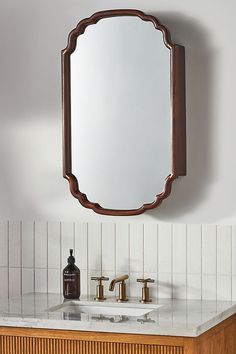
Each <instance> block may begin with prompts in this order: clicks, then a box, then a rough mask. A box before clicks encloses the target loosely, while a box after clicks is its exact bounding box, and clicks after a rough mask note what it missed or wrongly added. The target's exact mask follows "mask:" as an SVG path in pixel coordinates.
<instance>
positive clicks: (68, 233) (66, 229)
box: [61, 222, 75, 268]
mask: <svg viewBox="0 0 236 354" xmlns="http://www.w3.org/2000/svg"><path fill="white" fill-rule="evenodd" d="M74 231H75V230H74V223H73V222H62V223H61V267H62V268H64V267H65V266H66V264H67V258H68V257H69V255H70V251H69V250H70V249H74V241H75V239H74Z"/></svg>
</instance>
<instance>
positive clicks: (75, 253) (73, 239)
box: [73, 222, 76, 257]
mask: <svg viewBox="0 0 236 354" xmlns="http://www.w3.org/2000/svg"><path fill="white" fill-rule="evenodd" d="M73 250H74V255H75V257H76V250H75V222H73Z"/></svg>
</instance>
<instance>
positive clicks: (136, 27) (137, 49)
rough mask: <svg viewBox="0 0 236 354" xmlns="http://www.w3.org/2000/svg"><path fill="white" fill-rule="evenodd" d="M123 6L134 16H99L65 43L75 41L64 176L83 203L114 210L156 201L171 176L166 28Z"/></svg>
mask: <svg viewBox="0 0 236 354" xmlns="http://www.w3.org/2000/svg"><path fill="white" fill-rule="evenodd" d="M115 11H119V10H113V12H115ZM120 11H122V10H120ZM127 11H128V12H130V11H131V14H132V15H127V16H115V17H110V16H102V17H101V18H99V19H100V21H99V22H97V20H96V22H97V23H96V24H94V25H92V26H87V27H83V28H82V29H81V33H78V28H79V26H78V27H77V29H76V30H74V31H75V32H76V31H77V33H75V32H74V37H73V32H72V34H71V37H70V40H69V44H68V46H70V45H71V43H72V42H73V40H74V44H73V45H74V48H70V51H71V53H69V50H68V48H66V49H65V51H64V52H63V55H64V57H63V60H64V61H65V62H64V65H65V64H66V63H67V64H68V65H69V68H70V70H68V71H67V70H65V68H64V95H65V94H66V92H65V85H66V83H67V80H68V84H69V89H70V102H67V100H68V97H67V96H68V95H66V98H65V101H66V102H64V104H65V111H64V118H65V127H67V129H68V128H70V131H69V132H68V131H67V130H66V134H65V135H66V138H68V134H69V137H70V142H69V143H70V144H68V141H67V140H66V141H65V149H67V151H66V152H65V158H66V157H68V156H67V155H68V152H69V153H70V166H69V164H68V159H66V161H65V162H64V163H65V166H64V167H65V169H67V171H65V173H64V175H65V176H66V178H68V179H69V181H70V185H71V190H72V193H73V194H74V196H76V197H77V198H78V199H79V200H80V201H81V202H82V204H84V205H85V206H87V207H91V208H93V209H94V210H95V211H98V212H101V213H105V214H106V213H109V214H114V215H123V214H137V213H140V212H143V211H144V210H145V208H144V207H143V205H147V208H150V207H153V206H155V205H157V204H158V203H159V202H160V201H161V196H162V195H163V194H166V195H164V196H163V197H166V196H167V194H168V193H169V191H170V185H171V182H172V180H173V179H174V178H176V177H177V175H176V176H175V171H173V166H174V163H173V143H175V140H174V136H173V128H174V127H173V113H174V111H173V109H172V107H171V100H172V97H171V95H172V94H173V92H172V91H173V88H172V87H171V84H172V78H171V74H172V73H171V69H172V68H171V61H172V60H173V59H172V56H171V49H172V47H171V45H170V44H168V43H167V37H168V33H167V32H166V31H165V30H163V29H159V30H158V29H157V28H155V27H156V26H154V25H155V24H156V23H153V21H150V20H149V21H143V19H142V18H141V17H140V16H134V14H133V13H132V11H134V10H127ZM105 13H106V12H105ZM94 16H96V14H95V15H94ZM85 21H86V20H85ZM79 34H81V35H79ZM70 41H71V43H70ZM178 47H179V48H182V47H180V46H178ZM73 49H74V50H73ZM68 54H69V56H67V57H66V55H68ZM66 59H68V61H67V62H66ZM65 75H67V77H65ZM68 75H69V77H68ZM67 104H68V105H69V108H70V109H69V110H67V109H66V107H67ZM68 112H69V115H70V117H68ZM68 119H70V125H67V123H68ZM65 129H66V128H65ZM183 130H184V129H183ZM184 134H185V131H184V132H183V136H184ZM183 154H184V151H183ZM184 157H185V156H184ZM184 157H183V158H184ZM68 169H69V171H68ZM179 174H181V173H179ZM182 174H185V173H184V171H183V173H182ZM71 178H72V181H71V180H70V179H71ZM75 181H78V186H77V185H76V184H77V183H75ZM73 189H74V190H73ZM158 196H159V197H158ZM158 198H159V200H158ZM96 203H98V204H99V206H98V205H97V206H96ZM96 209H99V210H96ZM104 209H105V211H104ZM108 210H109V211H110V212H106V211H108ZM127 211H128V212H127ZM129 211H130V212H129Z"/></svg>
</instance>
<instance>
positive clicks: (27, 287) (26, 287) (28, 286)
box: [22, 268, 34, 294]
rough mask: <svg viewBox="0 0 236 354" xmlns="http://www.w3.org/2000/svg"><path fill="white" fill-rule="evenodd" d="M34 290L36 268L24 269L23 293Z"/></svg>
mask: <svg viewBox="0 0 236 354" xmlns="http://www.w3.org/2000/svg"><path fill="white" fill-rule="evenodd" d="M32 292H34V270H33V269H29V268H23V269H22V294H27V293H32Z"/></svg>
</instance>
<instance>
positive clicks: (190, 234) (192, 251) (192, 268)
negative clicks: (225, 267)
mask: <svg viewBox="0 0 236 354" xmlns="http://www.w3.org/2000/svg"><path fill="white" fill-rule="evenodd" d="M201 231H202V230H201V225H194V224H192V225H191V224H190V225H187V271H188V273H190V274H201V271H202V269H201V267H202V242H201Z"/></svg>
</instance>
